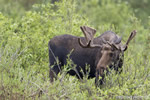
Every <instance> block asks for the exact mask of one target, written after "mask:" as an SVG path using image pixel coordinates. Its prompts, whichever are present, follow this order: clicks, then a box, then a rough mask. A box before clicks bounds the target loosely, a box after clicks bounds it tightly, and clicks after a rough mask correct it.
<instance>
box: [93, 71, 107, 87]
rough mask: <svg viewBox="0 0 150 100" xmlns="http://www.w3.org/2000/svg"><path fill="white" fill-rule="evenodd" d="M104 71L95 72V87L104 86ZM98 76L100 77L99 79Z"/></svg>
mask: <svg viewBox="0 0 150 100" xmlns="http://www.w3.org/2000/svg"><path fill="white" fill-rule="evenodd" d="M104 70H105V68H100V69H97V70H96V78H95V84H96V87H98V86H100V85H103V84H104V76H105V75H104ZM100 76H101V77H102V78H101V79H100Z"/></svg>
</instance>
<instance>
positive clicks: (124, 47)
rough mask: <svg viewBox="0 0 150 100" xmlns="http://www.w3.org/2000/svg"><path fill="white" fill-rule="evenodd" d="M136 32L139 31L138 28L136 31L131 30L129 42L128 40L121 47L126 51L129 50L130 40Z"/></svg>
mask: <svg viewBox="0 0 150 100" xmlns="http://www.w3.org/2000/svg"><path fill="white" fill-rule="evenodd" d="M136 33H137V32H136V30H134V31H132V32H131V34H130V36H129V38H128V40H127V42H126V44H125V45H124V46H122V47H121V50H122V51H126V50H127V48H128V44H129V42H130V41H131V40H132V39H133V38H134V37H135V35H136Z"/></svg>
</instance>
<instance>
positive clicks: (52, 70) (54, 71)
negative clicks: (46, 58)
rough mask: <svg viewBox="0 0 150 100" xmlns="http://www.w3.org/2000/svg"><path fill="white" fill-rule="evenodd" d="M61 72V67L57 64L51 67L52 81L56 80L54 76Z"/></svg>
mask: <svg viewBox="0 0 150 100" xmlns="http://www.w3.org/2000/svg"><path fill="white" fill-rule="evenodd" d="M59 72H60V68H59V67H58V66H57V65H55V66H54V67H53V68H50V72H49V77H50V82H51V83H52V82H53V81H54V78H55V79H56V78H57V74H58V73H59Z"/></svg>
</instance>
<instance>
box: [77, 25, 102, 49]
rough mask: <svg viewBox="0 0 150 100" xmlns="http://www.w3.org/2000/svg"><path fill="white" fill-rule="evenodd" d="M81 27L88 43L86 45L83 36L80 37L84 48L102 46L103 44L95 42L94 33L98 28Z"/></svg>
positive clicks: (79, 40) (79, 39)
mask: <svg viewBox="0 0 150 100" xmlns="http://www.w3.org/2000/svg"><path fill="white" fill-rule="evenodd" d="M80 29H81V30H82V32H83V33H84V36H85V38H86V45H84V44H83V43H82V42H81V38H78V42H79V44H80V46H81V47H83V48H94V47H101V45H97V44H93V39H94V35H95V33H96V30H95V29H93V28H90V27H88V26H81V27H80Z"/></svg>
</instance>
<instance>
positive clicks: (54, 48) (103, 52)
mask: <svg viewBox="0 0 150 100" xmlns="http://www.w3.org/2000/svg"><path fill="white" fill-rule="evenodd" d="M80 29H81V30H82V32H83V33H84V36H85V37H77V36H72V35H66V34H65V35H61V36H56V37H54V38H52V39H51V40H50V41H49V44H48V47H49V62H50V72H49V76H50V81H51V82H53V80H54V78H56V77H57V74H58V73H59V72H60V71H61V69H62V66H64V65H65V64H67V55H68V54H69V53H70V52H71V51H72V50H73V51H72V52H71V54H70V59H71V60H72V61H73V63H74V64H75V65H76V67H75V69H76V71H75V70H73V69H71V70H69V71H68V72H67V73H69V74H70V75H76V76H77V77H78V78H79V77H80V78H83V72H84V73H86V65H87V64H88V65H89V66H90V72H89V75H88V78H93V77H96V78H95V83H96V86H98V85H99V84H103V80H104V71H105V70H106V71H107V69H108V67H109V68H111V69H112V68H113V69H114V70H116V72H118V71H119V72H121V68H122V65H123V54H124V51H126V50H127V48H128V44H129V42H130V40H132V38H133V37H134V36H135V35H136V31H135V30H134V31H133V32H131V34H130V36H129V38H128V40H127V42H126V44H125V45H122V43H121V40H122V38H121V37H119V36H118V35H116V34H115V33H114V32H112V31H106V32H104V33H103V34H101V35H100V36H98V37H96V38H94V34H95V33H96V30H95V29H93V28H90V27H88V26H81V27H80ZM56 58H58V60H59V63H57V62H56ZM51 66H53V67H51ZM81 70H82V71H83V72H81ZM99 76H101V77H102V79H99Z"/></svg>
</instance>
